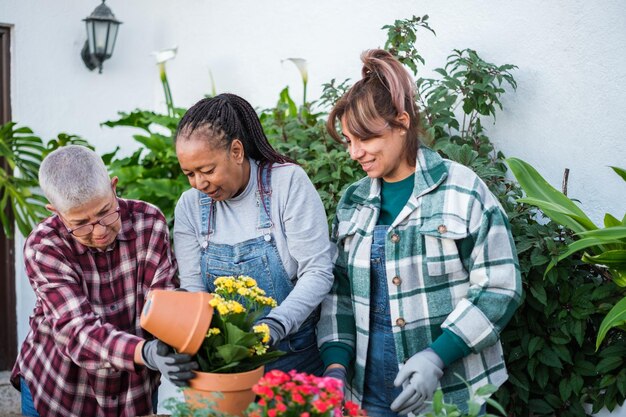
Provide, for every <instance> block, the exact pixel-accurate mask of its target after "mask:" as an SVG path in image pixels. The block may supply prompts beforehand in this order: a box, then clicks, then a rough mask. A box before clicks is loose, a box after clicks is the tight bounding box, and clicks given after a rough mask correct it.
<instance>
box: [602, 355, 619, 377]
mask: <svg viewBox="0 0 626 417" xmlns="http://www.w3.org/2000/svg"><path fill="white" fill-rule="evenodd" d="M623 362H624V360H623V359H622V358H620V357H616V356H612V357H608V358H604V359H602V360H601V361H600V362H598V364H597V365H596V372H597V373H599V374H605V373H607V372H609V371H612V370H613V369H616V368H619V367H620V366H621V365H622V363H623Z"/></svg>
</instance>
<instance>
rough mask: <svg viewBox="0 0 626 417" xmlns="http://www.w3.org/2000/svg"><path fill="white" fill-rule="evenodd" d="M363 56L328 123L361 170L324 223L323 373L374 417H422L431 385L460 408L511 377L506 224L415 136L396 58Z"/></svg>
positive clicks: (458, 168)
mask: <svg viewBox="0 0 626 417" xmlns="http://www.w3.org/2000/svg"><path fill="white" fill-rule="evenodd" d="M361 60H362V61H363V70H362V78H361V79H360V80H359V81H358V82H357V83H356V84H355V85H354V86H352V88H351V89H350V90H349V91H348V92H346V94H345V95H344V96H343V97H342V98H341V99H340V100H339V101H338V102H337V104H336V105H335V107H334V108H333V109H332V111H331V112H330V115H329V117H328V122H327V129H328V131H329V133H330V134H331V136H332V137H333V138H334V139H335V140H337V141H340V142H342V143H345V144H346V147H347V149H348V151H349V152H350V157H351V158H352V159H354V160H356V161H357V162H359V164H360V165H361V167H362V168H363V170H364V171H365V173H366V174H367V176H366V177H365V178H363V179H362V180H360V181H358V182H356V183H354V184H352V185H351V186H350V187H348V189H347V190H346V191H345V193H344V195H343V197H342V199H341V201H340V202H339V205H338V207H337V212H336V215H335V219H334V222H333V227H332V232H331V241H332V243H333V244H334V245H335V249H336V255H335V260H334V270H333V272H334V276H335V282H334V285H333V288H332V290H331V292H330V294H329V295H328V296H327V297H326V299H325V300H324V302H323V303H322V315H321V319H320V322H319V324H318V344H319V345H320V350H321V354H322V360H323V361H324V366H325V372H324V374H325V375H326V376H332V377H335V378H338V379H341V380H343V381H344V383H345V385H346V387H347V391H348V392H347V394H348V396H349V397H350V399H352V400H353V401H356V402H358V403H360V404H361V406H362V407H363V408H364V409H365V410H366V411H367V413H368V415H370V416H374V417H395V416H397V415H405V414H409V413H413V414H419V413H422V412H425V411H426V410H427V409H428V407H429V406H430V400H431V399H432V396H433V394H434V392H435V391H436V390H437V388H441V389H442V390H443V393H444V396H445V400H446V401H447V402H450V403H455V404H457V405H458V406H459V407H461V408H462V409H466V408H467V404H466V402H467V400H468V399H469V396H470V390H475V389H476V388H478V387H480V386H482V385H485V384H487V383H490V384H493V385H496V386H499V385H500V384H502V383H503V382H504V381H505V380H506V378H507V372H506V368H505V365H504V362H503V355H502V346H501V344H500V342H499V334H500V331H501V330H502V328H503V327H504V326H505V325H506V324H507V323H508V321H509V320H510V318H511V316H512V315H513V312H514V311H515V309H516V308H517V307H518V306H519V303H520V299H521V295H522V287H521V279H520V272H519V265H518V261H517V254H516V252H515V246H514V243H513V239H512V237H511V232H510V227H509V223H508V220H507V218H506V214H505V213H504V211H503V210H502V208H501V206H500V205H499V203H498V201H497V200H496V198H495V197H494V196H493V195H492V194H491V192H490V191H489V189H488V188H487V186H486V185H485V184H484V183H483V182H482V181H481V180H480V178H478V176H477V175H476V174H475V173H474V172H472V171H471V170H470V169H468V168H467V167H465V166H462V165H459V164H457V163H455V162H452V161H449V160H446V159H443V158H441V157H440V156H439V155H438V154H437V152H435V151H432V150H430V149H428V148H427V147H425V146H423V145H421V144H420V140H419V139H420V136H421V134H422V129H421V126H420V115H419V111H418V108H417V105H416V103H415V90H414V82H413V80H412V78H411V76H410V75H409V73H408V72H407V70H406V69H405V68H404V67H403V66H402V64H401V63H400V62H399V61H398V60H396V59H395V58H394V57H393V56H392V55H391V54H389V53H388V52H386V51H383V50H369V51H365V52H364V53H363V54H362V55H361ZM456 374H458V375H460V376H461V377H462V378H463V379H464V380H465V381H467V382H468V383H469V388H468V386H466V385H465V383H464V381H463V380H460V379H459V378H458V377H457V376H456Z"/></svg>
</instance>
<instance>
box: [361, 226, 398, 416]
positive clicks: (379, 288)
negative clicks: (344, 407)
mask: <svg viewBox="0 0 626 417" xmlns="http://www.w3.org/2000/svg"><path fill="white" fill-rule="evenodd" d="M387 229H389V226H388V225H386V226H385V225H378V226H376V227H375V228H374V239H373V241H372V255H371V258H370V264H371V265H370V282H371V290H370V291H371V296H370V300H371V301H370V333H369V346H368V348H367V363H366V365H365V386H364V390H363V409H365V410H366V411H367V415H368V416H372V417H397V416H398V414H397V413H394V412H393V411H391V409H390V408H389V406H390V405H391V403H392V402H393V400H394V399H395V398H396V397H397V396H398V395H400V393H401V392H402V389H401V388H396V387H395V386H394V385H393V380H394V379H396V376H397V375H398V358H397V357H396V346H395V342H394V338H393V332H392V330H391V315H390V312H389V290H388V288H387V272H386V271H385V238H386V236H387Z"/></svg>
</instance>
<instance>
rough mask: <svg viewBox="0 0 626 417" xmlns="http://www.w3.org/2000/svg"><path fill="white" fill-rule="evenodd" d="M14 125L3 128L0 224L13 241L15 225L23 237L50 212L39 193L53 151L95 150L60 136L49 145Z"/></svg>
mask: <svg viewBox="0 0 626 417" xmlns="http://www.w3.org/2000/svg"><path fill="white" fill-rule="evenodd" d="M16 126H17V125H16V124H15V123H13V122H8V123H6V124H4V125H2V126H0V158H1V159H3V160H4V164H5V165H4V166H3V165H0V222H1V223H2V228H3V231H4V234H5V235H6V236H7V237H8V238H11V237H13V222H12V221H11V220H15V224H16V225H17V228H18V230H19V231H20V233H21V234H22V235H24V236H28V234H29V233H30V232H31V230H32V229H33V227H34V226H35V224H37V223H39V222H40V221H41V220H43V219H44V218H45V217H47V216H48V215H49V214H50V212H49V211H48V210H47V209H46V208H45V205H46V203H47V200H46V198H45V197H44V196H43V195H42V194H41V193H40V192H39V190H38V188H37V187H38V186H39V183H38V175H39V166H40V165H41V162H42V161H43V159H44V158H45V157H46V155H48V154H49V153H50V152H52V151H53V150H55V149H57V148H59V147H61V146H66V145H82V146H88V147H90V148H91V149H93V147H91V146H89V144H88V143H87V142H86V141H85V140H83V139H82V138H80V137H78V136H75V135H68V134H66V133H59V135H58V136H57V137H56V139H51V140H50V141H48V143H47V144H46V145H44V143H43V141H42V140H41V138H40V137H38V136H35V135H34V134H33V131H32V130H31V129H30V128H29V127H25V126H24V127H16Z"/></svg>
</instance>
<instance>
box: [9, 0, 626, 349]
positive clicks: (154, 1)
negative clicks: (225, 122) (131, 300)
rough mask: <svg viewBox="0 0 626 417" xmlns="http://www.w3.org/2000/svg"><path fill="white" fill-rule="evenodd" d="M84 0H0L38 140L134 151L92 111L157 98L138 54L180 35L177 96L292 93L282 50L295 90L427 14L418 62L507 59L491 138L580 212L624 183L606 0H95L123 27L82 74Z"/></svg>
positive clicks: (24, 306) (616, 209)
mask: <svg viewBox="0 0 626 417" xmlns="http://www.w3.org/2000/svg"><path fill="white" fill-rule="evenodd" d="M98 3H99V2H98V1H96V0H94V1H85V0H65V1H63V2H45V1H35V0H29V1H23V0H1V1H0V23H10V24H14V25H15V27H14V31H13V34H12V36H13V51H12V52H13V55H12V60H13V68H12V69H13V71H12V77H13V79H12V107H13V119H14V120H15V121H17V122H19V123H21V124H25V125H28V126H30V127H32V128H33V129H34V130H35V132H36V133H37V134H39V135H41V136H42V137H43V138H44V139H48V138H50V137H53V136H54V135H56V134H57V133H58V132H60V131H65V132H71V133H76V134H80V135H82V136H84V137H85V138H87V139H89V140H90V141H91V142H92V143H93V144H94V145H96V148H97V150H98V151H99V152H102V153H104V152H108V151H110V150H112V149H114V148H115V146H116V145H120V146H122V147H123V148H124V151H125V152H130V151H131V150H132V149H134V147H135V144H134V142H133V141H132V140H131V139H130V136H129V132H130V131H129V130H127V129H120V128H117V129H114V130H111V129H108V128H106V127H103V128H101V127H100V126H99V123H100V122H103V121H105V120H108V119H110V118H113V117H115V116H116V112H117V111H119V110H132V109H134V108H138V107H141V108H150V109H156V110H163V108H164V100H163V96H162V91H161V85H160V83H159V80H158V71H157V68H156V66H155V61H154V58H153V57H152V56H151V55H150V53H151V52H153V51H157V50H159V49H163V48H167V47H171V46H174V45H178V46H179V54H178V56H177V57H176V58H175V59H174V60H173V61H170V62H169V63H168V76H169V79H170V82H171V87H172V91H173V94H174V99H175V103H176V104H177V105H179V106H190V105H191V104H193V103H194V102H196V101H197V100H198V99H200V98H202V96H203V95H204V94H206V93H208V92H209V91H210V88H211V87H210V81H209V75H208V73H209V70H211V71H212V73H213V77H214V78H215V82H216V85H217V90H218V92H226V91H229V92H234V93H237V94H240V95H242V96H244V97H245V98H247V99H249V100H250V102H252V103H253V105H255V106H258V107H267V106H271V105H273V104H274V103H275V101H276V99H277V97H278V93H279V91H280V90H281V89H282V88H283V87H284V86H285V85H289V86H290V87H291V91H292V95H293V96H294V98H295V99H296V101H299V100H300V99H301V86H300V78H299V74H298V72H297V70H296V69H295V67H293V66H292V65H291V64H290V63H284V64H281V60H282V59H284V58H288V57H301V58H305V59H307V60H308V63H309V74H310V78H309V86H310V87H309V98H316V97H318V96H319V93H320V91H321V87H320V86H321V84H322V83H323V82H327V81H329V80H330V79H331V78H336V79H338V80H343V79H345V78H352V79H356V78H358V76H359V72H360V62H359V59H358V56H359V54H360V52H361V51H362V50H364V49H367V48H372V47H379V46H383V44H384V41H385V39H386V37H385V34H384V32H383V31H381V30H380V28H381V27H382V26H383V25H385V24H389V23H392V22H393V21H394V20H395V19H400V18H407V17H410V16H411V15H413V14H415V15H423V14H429V15H430V23H431V26H432V27H433V28H434V29H435V30H436V32H437V36H436V37H434V36H432V35H430V34H429V33H428V32H423V33H422V34H421V35H420V36H419V38H418V44H419V49H420V51H422V54H423V56H424V57H425V58H426V63H427V68H430V69H432V68H435V67H438V66H442V65H443V64H444V63H445V59H446V56H447V55H448V54H449V53H450V51H451V50H452V49H453V48H459V49H463V48H467V47H469V48H472V49H475V50H477V51H478V52H479V54H481V56H482V57H483V58H484V59H486V60H488V61H491V62H494V63H497V64H504V63H512V64H516V65H518V66H519V69H518V70H516V71H515V78H516V79H517V81H518V84H519V88H518V90H517V91H516V92H510V93H508V94H507V95H506V96H505V97H504V100H503V104H504V111H503V112H502V113H500V114H499V115H498V120H497V124H496V125H495V126H488V128H489V132H488V134H489V136H490V137H491V138H492V139H493V140H494V141H495V142H496V144H497V146H498V147H499V149H501V150H502V151H503V152H504V153H505V154H506V155H507V156H516V157H520V158H522V159H524V160H526V161H528V162H530V163H532V164H533V165H534V166H535V167H536V168H537V169H538V170H539V171H540V172H541V173H542V174H543V175H544V176H545V177H546V178H547V179H548V180H549V181H550V182H551V183H552V184H553V185H554V186H556V187H557V188H560V184H561V177H562V173H563V170H564V168H566V167H567V168H570V170H571V173H570V180H569V195H570V196H571V197H573V198H577V199H579V200H580V201H581V203H582V205H583V208H584V210H585V211H586V212H588V213H590V214H591V217H592V219H593V220H594V221H597V222H600V221H601V219H602V217H603V215H604V213H605V212H606V211H608V212H611V213H612V214H613V215H615V216H616V217H619V218H621V217H622V216H623V215H624V211H625V209H626V204H625V203H626V197H625V196H626V186H625V185H624V182H623V181H622V180H621V179H618V176H617V175H615V174H614V173H613V172H612V170H610V169H609V168H608V166H609V165H616V166H622V167H626V163H625V162H626V146H625V145H626V140H625V136H626V134H625V133H624V128H623V126H624V119H625V117H624V111H626V98H625V94H624V92H625V85H626V54H624V52H623V51H624V50H625V49H626V6H624V4H623V2H622V1H621V0H604V1H601V2H589V1H582V0H570V1H566V0H560V1H552V2H544V1H539V0H523V1H522V0H515V1H507V2H499V1H478V0H462V1H461V0H455V1H447V2H442V1H437V0H422V1H419V2H417V1H411V0H395V1H393V2H392V1H380V0H344V1H342V2H338V1H333V0H318V1H315V2H311V1H309V2H304V1H294V0H274V1H267V0H239V1H233V0H230V1H228V0H179V1H176V2H173V1H166V0H133V1H122V0H109V1H108V2H107V4H108V5H109V6H110V7H111V9H112V10H113V12H114V13H115V14H116V16H117V17H118V19H120V20H122V21H123V22H124V24H123V25H122V26H121V28H120V32H119V36H118V41H117V45H116V48H115V52H114V55H113V57H112V58H111V59H110V60H108V61H106V62H105V63H104V71H103V73H102V74H98V73H97V72H89V71H88V70H87V69H86V68H85V67H84V66H83V63H82V61H81V59H80V56H79V55H80V50H81V48H82V46H83V43H84V41H85V29H84V23H83V22H82V21H81V20H82V19H83V18H84V17H86V16H87V15H88V14H90V13H91V11H92V10H93V8H94V7H95V6H96V5H97V4H98ZM20 248H21V242H20V243H18V251H19V250H21V249H20ZM18 268H20V266H19V265H18ZM18 270H19V269H18ZM18 281H19V282H18V297H19V298H18V317H19V319H18V320H19V337H20V339H22V338H23V337H24V336H25V331H26V325H27V323H26V320H27V316H28V314H29V312H30V309H31V307H30V306H31V305H32V296H31V293H32V291H31V290H30V288H29V286H28V284H27V282H26V279H25V278H24V275H23V273H20V274H19V275H18Z"/></svg>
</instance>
